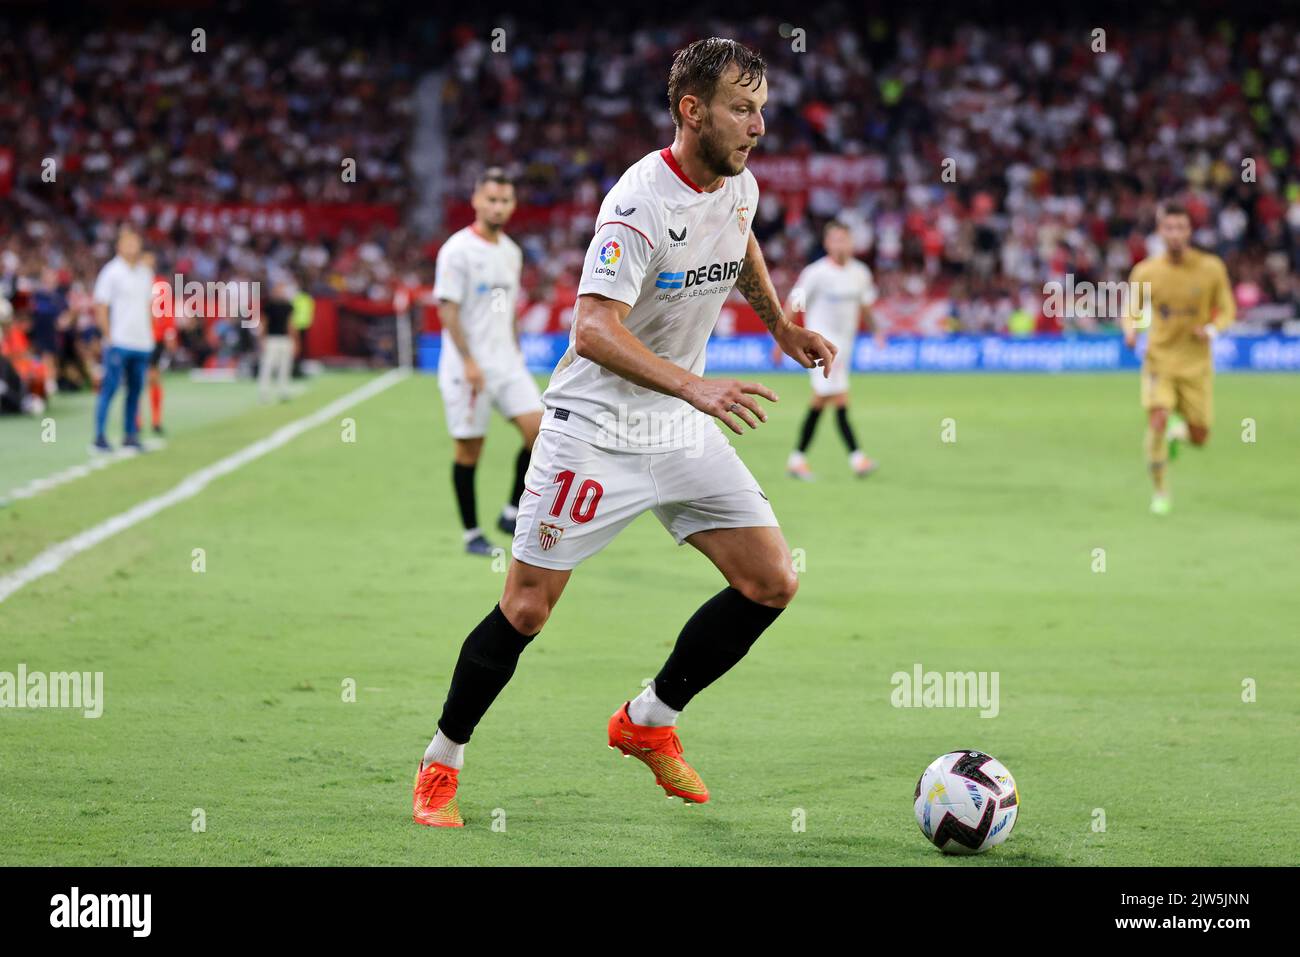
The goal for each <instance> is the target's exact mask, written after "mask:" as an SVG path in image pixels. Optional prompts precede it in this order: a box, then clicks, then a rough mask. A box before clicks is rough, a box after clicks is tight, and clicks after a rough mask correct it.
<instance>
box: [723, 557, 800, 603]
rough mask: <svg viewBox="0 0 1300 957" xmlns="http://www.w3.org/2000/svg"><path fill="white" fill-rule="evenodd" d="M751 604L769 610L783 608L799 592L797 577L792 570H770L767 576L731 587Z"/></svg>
mask: <svg viewBox="0 0 1300 957" xmlns="http://www.w3.org/2000/svg"><path fill="white" fill-rule="evenodd" d="M732 587H734V588H735V589H736V590H737V591H739V592H740V593H741V594H742V595H744V596H745V597H746V598H748V599H749V600H750V601H752V602H757V603H758V604H760V605H767V606H768V607H769V608H784V607H785V606H786V605H788V604H790V602H792V601H794V596H795V593H796V592H798V591H799V576H798V575H796V574H795V573H794V569H792V568H788V567H787V568H780V569H772V570H771V571H770V572H768V573H767V574H765V575H763V576H761V577H756V578H753V579H748V580H746V581H743V582H741V583H739V584H738V585H733V586H732Z"/></svg>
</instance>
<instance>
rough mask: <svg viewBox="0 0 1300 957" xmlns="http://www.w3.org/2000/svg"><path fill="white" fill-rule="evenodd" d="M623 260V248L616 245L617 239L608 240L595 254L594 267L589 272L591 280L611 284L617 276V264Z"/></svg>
mask: <svg viewBox="0 0 1300 957" xmlns="http://www.w3.org/2000/svg"><path fill="white" fill-rule="evenodd" d="M622 258H623V247H621V246H620V245H619V244H618V240H617V239H609V240H606V241H605V244H604V245H603V246H601V247H600V251H599V252H598V253H597V254H596V260H597V261H596V265H595V268H593V269H592V270H591V277H592V278H593V279H603V280H605V282H613V281H614V280H615V278H616V277H617V276H618V264H619V261H620V260H621V259H622Z"/></svg>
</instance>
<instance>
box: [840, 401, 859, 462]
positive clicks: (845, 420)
mask: <svg viewBox="0 0 1300 957" xmlns="http://www.w3.org/2000/svg"><path fill="white" fill-rule="evenodd" d="M835 422H836V424H837V425H839V427H840V437H841V438H842V439H844V444H845V445H847V446H848V447H849V451H850V452H856V451H857V450H858V439H857V436H855V435H854V434H853V426H851V425H849V410H848V407H847V406H843V405H842V406H840V407H839V408H838V409H836V410H835Z"/></svg>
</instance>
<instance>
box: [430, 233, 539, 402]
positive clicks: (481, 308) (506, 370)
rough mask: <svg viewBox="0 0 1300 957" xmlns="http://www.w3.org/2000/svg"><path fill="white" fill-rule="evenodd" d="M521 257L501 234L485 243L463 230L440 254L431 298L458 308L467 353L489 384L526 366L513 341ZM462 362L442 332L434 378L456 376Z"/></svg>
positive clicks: (444, 246) (509, 241)
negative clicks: (494, 239)
mask: <svg viewBox="0 0 1300 957" xmlns="http://www.w3.org/2000/svg"><path fill="white" fill-rule="evenodd" d="M523 262H524V254H523V252H522V251H521V250H520V248H519V246H518V245H517V244H516V243H515V241H514V240H513V239H511V238H510V237H509V236H507V235H505V234H504V233H501V234H500V235H499V236H498V238H497V241H496V242H495V243H493V242H489V241H488V240H486V239H484V238H483V237H482V236H480V235H479V234H478V233H476V232H475V231H474V228H473V227H472V226H466V227H465V228H464V229H462V230H459V231H458V232H455V233H452V234H451V236H449V237H448V238H447V241H446V242H445V243H443V244H442V248H441V249H439V250H438V262H437V266H436V270H435V272H434V281H433V298H434V299H435V300H439V301H441V300H444V299H445V300H448V301H450V302H454V303H457V304H458V305H459V306H460V327H461V329H462V330H463V331H464V333H465V343H466V344H467V345H468V346H469V351H470V353H471V354H472V355H473V357H474V361H475V362H477V363H478V365H479V368H480V369H482V370H483V375H484V377H485V378H488V379H496V378H503V377H506V376H508V375H511V374H513V373H515V372H516V371H517V370H518V369H519V367H520V366H521V365H523V363H524V358H523V355H522V353H520V351H519V344H518V342H517V341H516V339H515V303H516V301H517V299H518V296H519V271H520V269H521V268H522V266H523ZM463 369H464V361H463V360H462V358H461V355H460V352H459V351H458V350H457V349H456V343H455V342H453V341H452V338H451V336H450V335H448V334H447V331H446V330H445V329H444V330H443V333H442V352H441V353H440V355H439V357H438V375H440V376H444V375H446V376H456V375H459V374H460V373H461V371H462V370H463Z"/></svg>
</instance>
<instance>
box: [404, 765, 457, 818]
mask: <svg viewBox="0 0 1300 957" xmlns="http://www.w3.org/2000/svg"><path fill="white" fill-rule="evenodd" d="M459 774H460V772H459V771H458V770H456V769H455V768H449V767H447V765H445V764H439V763H438V762H437V761H434V762H433V763H432V764H430V765H429V766H428V767H427V768H424V769H423V770H422V771H417V772H416V773H415V802H414V811H413V813H412V815H411V816H412V817H414V818H415V823H416V824H427V825H428V826H429V827H464V826H465V822H464V821H463V820H461V816H460V808H459V807H457V806H456V786H457V780H456V778H457V776H458V775H459Z"/></svg>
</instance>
